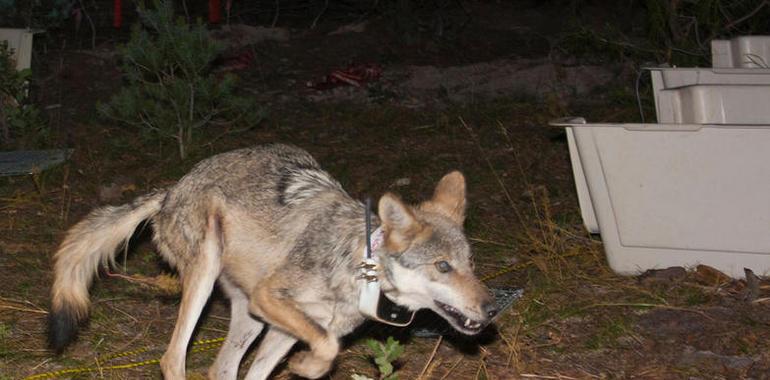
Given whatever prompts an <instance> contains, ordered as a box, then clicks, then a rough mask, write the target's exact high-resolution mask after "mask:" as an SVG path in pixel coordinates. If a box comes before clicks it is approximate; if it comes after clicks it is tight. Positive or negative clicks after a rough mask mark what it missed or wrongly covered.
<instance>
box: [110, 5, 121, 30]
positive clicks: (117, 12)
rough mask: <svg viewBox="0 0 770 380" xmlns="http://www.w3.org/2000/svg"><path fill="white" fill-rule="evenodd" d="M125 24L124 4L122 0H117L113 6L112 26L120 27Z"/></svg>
mask: <svg viewBox="0 0 770 380" xmlns="http://www.w3.org/2000/svg"><path fill="white" fill-rule="evenodd" d="M122 25H123V4H121V0H115V3H114V6H113V17H112V26H114V27H115V28H120V27H121V26H122Z"/></svg>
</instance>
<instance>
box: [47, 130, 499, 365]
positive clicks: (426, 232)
mask: <svg viewBox="0 0 770 380" xmlns="http://www.w3.org/2000/svg"><path fill="white" fill-rule="evenodd" d="M465 192H466V191H465V178H464V177H463V175H462V174H460V173H459V172H452V173H449V174H447V175H446V176H444V177H443V178H442V179H441V180H440V181H439V182H438V185H437V186H436V189H435V192H434V194H433V196H432V197H431V198H430V199H429V200H426V201H424V202H422V203H420V204H418V205H414V206H412V205H407V204H405V203H404V202H403V201H401V200H400V198H399V197H398V196H396V195H394V194H390V193H386V194H384V195H382V197H381V198H380V199H379V201H378V207H377V209H378V210H377V215H376V216H374V217H373V221H372V223H373V225H374V226H375V227H379V228H381V231H382V236H383V238H382V239H383V240H382V244H381V245H380V247H379V248H377V249H376V250H375V251H374V253H375V254H376V255H377V257H378V258H379V261H380V262H379V265H380V268H379V270H378V272H377V273H378V274H377V276H378V278H379V281H380V282H381V283H382V291H383V293H384V294H385V296H386V297H387V298H388V299H390V300H391V301H393V302H395V303H396V304H398V305H402V306H405V307H408V308H410V309H412V310H416V309H422V308H428V309H431V310H433V311H434V312H436V313H438V314H439V315H441V316H442V317H443V318H444V319H446V320H447V321H448V322H449V323H450V324H451V325H452V326H453V327H454V328H455V329H457V330H458V331H460V332H462V333H465V334H469V335H473V334H477V333H478V332H480V331H481V330H482V329H483V328H484V326H486V325H487V324H488V323H489V322H490V320H491V318H492V317H493V316H494V314H495V313H496V310H494V304H493V302H492V301H493V300H492V298H491V296H490V295H489V292H488V289H487V288H486V287H485V286H484V285H483V284H482V283H481V282H480V281H479V280H478V279H477V278H476V277H475V276H474V274H473V267H472V263H471V259H470V253H471V252H470V249H469V245H468V243H467V240H466V238H465V236H464V233H463V228H462V224H463V220H464V219H465V208H466V194H465ZM364 216H365V206H364V205H363V204H362V203H361V202H359V201H356V200H354V199H353V198H351V197H350V196H349V195H348V194H347V193H346V192H345V190H343V189H342V186H341V185H340V184H339V183H338V182H337V181H336V180H334V179H333V178H332V177H331V176H330V175H329V174H328V173H327V172H325V171H324V170H323V169H321V167H320V166H319V164H318V163H317V162H316V160H315V159H313V157H311V156H310V154H309V153H307V152H305V151H304V150H302V149H300V148H297V147H293V146H288V145H279V144H275V145H265V146H258V147H254V148H247V149H241V150H235V151H232V152H228V153H223V154H219V155H216V156H213V157H211V158H208V159H206V160H204V161H201V162H200V163H198V164H197V165H196V166H195V167H194V168H193V169H192V171H191V172H190V173H189V174H187V175H185V176H184V177H183V178H182V179H181V180H179V182H178V183H177V184H176V185H174V186H171V187H169V188H168V189H165V190H158V191H155V192H153V193H150V194H148V195H145V196H142V197H139V198H137V199H136V200H134V201H133V202H131V203H129V204H126V205H122V206H117V207H113V206H108V207H103V208H100V209H97V210H95V211H93V212H91V213H90V214H89V215H88V216H87V217H86V218H85V219H84V220H82V221H80V222H79V223H77V224H76V225H75V226H73V227H72V228H71V229H70V230H69V231H68V232H67V234H66V237H65V239H64V240H63V242H62V243H61V246H60V247H59V248H58V251H57V252H56V254H55V256H54V260H55V264H54V283H53V288H52V291H51V297H52V300H51V313H50V321H49V339H50V343H51V345H52V347H53V348H54V349H56V350H57V351H61V350H62V349H63V348H64V347H65V346H66V345H67V344H68V343H69V342H70V341H72V340H73V339H74V337H75V335H76V330H77V327H78V324H79V323H80V322H82V321H83V320H84V319H85V318H86V317H87V314H88V307H89V299H88V287H89V285H90V284H91V282H92V279H93V277H94V276H95V274H96V272H97V270H98V268H99V266H100V265H109V264H111V263H112V261H113V260H114V256H115V252H116V250H117V249H118V248H119V247H120V246H121V245H122V244H125V243H126V242H127V240H128V239H129V238H130V237H131V235H132V234H133V233H134V230H135V229H136V228H137V227H138V226H139V225H140V224H141V223H142V222H143V221H145V220H149V221H150V223H151V224H152V227H153V242H154V243H155V245H156V246H157V248H158V250H159V252H160V254H161V255H162V257H163V258H164V259H165V260H167V261H168V262H169V263H170V264H171V265H172V266H174V267H176V268H177V269H178V271H179V274H180V278H181V281H182V289H183V292H182V300H181V304H180V307H179V314H178V319H177V323H176V326H175V328H174V332H173V334H172V336H171V342H170V343H169V346H168V349H167V351H166V352H165V354H164V355H163V357H162V359H161V363H160V364H161V370H162V372H163V375H164V377H165V378H166V379H184V377H185V355H186V350H187V345H188V343H189V340H190V338H191V335H192V333H193V330H194V328H195V325H196V323H197V321H198V318H199V316H200V314H201V310H202V309H203V307H204V305H205V304H206V302H207V300H208V298H209V296H210V294H211V292H212V289H213V287H214V285H215V283H219V285H220V286H221V288H222V289H223V291H224V294H225V295H226V296H227V297H228V298H229V299H230V303H231V318H230V326H229V331H228V334H227V337H226V339H225V342H224V344H223V347H222V349H221V351H220V352H219V354H218V356H217V358H216V360H215V362H214V364H213V366H212V367H211V368H210V370H209V376H210V377H211V378H215V379H235V377H236V375H237V372H238V366H239V363H240V361H241V359H242V357H243V355H244V353H245V352H246V350H247V349H248V348H249V346H250V345H251V344H252V342H253V341H254V340H255V338H256V337H257V336H258V335H260V333H261V332H262V330H263V328H266V329H267V331H266V332H265V333H264V337H263V338H262V340H261V343H260V345H259V347H258V349H257V352H256V358H255V360H254V361H253V364H252V366H251V368H250V369H249V371H248V375H247V376H246V378H247V379H265V378H267V377H268V376H269V375H270V373H271V371H272V370H273V368H274V367H275V366H276V365H277V364H278V363H279V362H280V361H281V359H282V358H283V357H284V356H285V355H286V354H287V353H288V352H289V350H290V349H291V348H292V346H293V345H294V344H295V343H296V342H297V341H302V342H304V343H306V344H307V345H308V347H309V349H308V350H305V351H301V352H298V353H296V354H294V355H293V357H292V358H291V359H290V361H289V369H290V371H291V372H293V373H295V374H297V375H300V376H303V377H306V378H312V379H315V378H319V377H321V376H323V375H324V374H325V373H327V372H328V371H329V370H330V369H331V367H332V364H333V360H334V358H335V357H336V356H337V353H338V351H339V337H341V336H343V335H346V334H348V333H350V332H351V331H352V330H353V329H354V328H355V327H357V326H358V325H360V324H361V323H362V322H364V320H365V317H364V316H363V315H362V314H361V313H360V312H359V310H358V308H357V300H358V292H359V289H360V287H361V283H362V281H361V280H360V279H358V278H357V275H358V274H359V269H358V268H357V266H358V264H359V263H360V262H361V260H362V255H363V254H364V253H363V252H364V246H365V234H366V228H365V219H364Z"/></svg>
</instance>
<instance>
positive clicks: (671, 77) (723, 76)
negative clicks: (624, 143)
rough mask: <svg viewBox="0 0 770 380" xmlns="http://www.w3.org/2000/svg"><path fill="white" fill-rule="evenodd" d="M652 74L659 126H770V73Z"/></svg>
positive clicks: (673, 70)
mask: <svg viewBox="0 0 770 380" xmlns="http://www.w3.org/2000/svg"><path fill="white" fill-rule="evenodd" d="M649 70H650V75H651V76H652V86H653V91H654V96H655V111H656V113H657V116H658V122H659V123H684V124H688V123H692V124H770V107H768V99H770V69H745V68H739V69H729V68H728V69H709V68H651V69H649Z"/></svg>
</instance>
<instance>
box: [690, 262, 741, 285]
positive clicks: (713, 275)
mask: <svg viewBox="0 0 770 380" xmlns="http://www.w3.org/2000/svg"><path fill="white" fill-rule="evenodd" d="M732 280H733V279H732V278H730V276H728V275H726V274H724V273H722V272H720V271H719V270H717V269H714V268H712V267H710V266H708V265H703V264H701V265H698V267H697V268H695V281H697V282H698V283H700V284H702V285H706V286H719V285H724V284H727V283H730V282H731V281H732Z"/></svg>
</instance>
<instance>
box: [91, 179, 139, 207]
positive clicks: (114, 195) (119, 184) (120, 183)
mask: <svg viewBox="0 0 770 380" xmlns="http://www.w3.org/2000/svg"><path fill="white" fill-rule="evenodd" d="M132 191H136V184H135V183H134V181H132V180H131V179H130V178H127V177H122V176H119V177H117V178H116V179H115V181H114V182H112V183H110V184H109V185H102V186H99V200H100V201H101V202H105V203H109V202H114V201H117V200H120V199H121V198H122V197H123V193H125V192H132Z"/></svg>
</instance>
